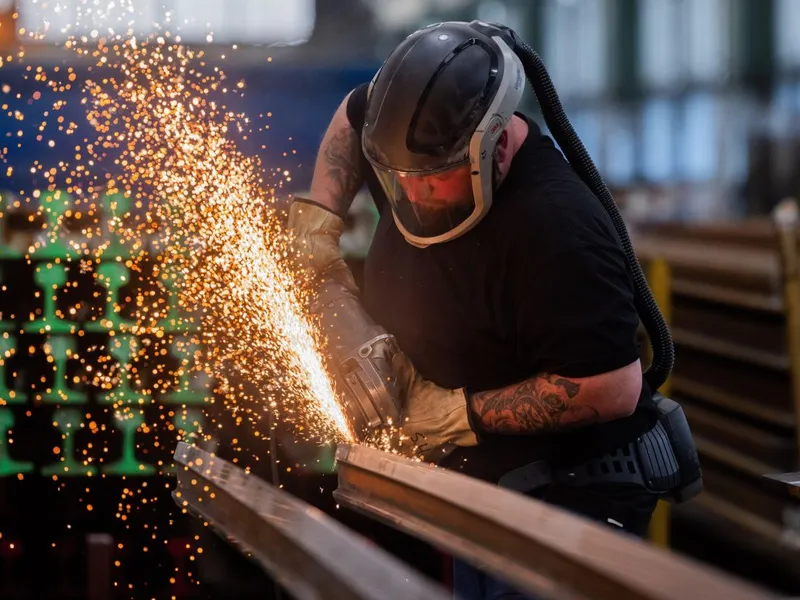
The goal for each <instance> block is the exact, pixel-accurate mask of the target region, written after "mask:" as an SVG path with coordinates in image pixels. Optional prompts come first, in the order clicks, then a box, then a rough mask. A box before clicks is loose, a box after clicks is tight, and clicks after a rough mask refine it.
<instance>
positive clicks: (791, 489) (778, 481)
mask: <svg viewBox="0 0 800 600" xmlns="http://www.w3.org/2000/svg"><path fill="white" fill-rule="evenodd" d="M764 479H765V480H766V482H767V485H768V486H769V487H770V488H772V489H775V490H779V491H781V492H782V493H784V494H789V496H790V497H791V498H793V499H794V500H796V501H798V502H800V472H798V473H781V474H779V475H765V476H764Z"/></svg>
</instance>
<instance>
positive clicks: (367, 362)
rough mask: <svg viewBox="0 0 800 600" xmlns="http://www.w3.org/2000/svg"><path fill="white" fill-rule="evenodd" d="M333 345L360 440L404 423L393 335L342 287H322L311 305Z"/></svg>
mask: <svg viewBox="0 0 800 600" xmlns="http://www.w3.org/2000/svg"><path fill="white" fill-rule="evenodd" d="M311 313H312V314H314V315H317V316H318V317H319V318H320V321H321V326H322V331H323V334H324V336H325V338H326V340H327V343H328V354H329V356H330V362H331V365H330V370H331V372H332V373H333V376H334V381H335V384H336V388H337V390H336V391H337V392H338V394H339V397H340V399H341V401H342V402H343V403H344V407H343V408H344V413H345V416H346V417H347V418H348V419H349V420H350V424H351V427H352V428H353V431H354V432H355V433H356V435H357V436H359V437H360V438H363V437H365V436H366V435H368V434H369V433H370V432H371V431H373V430H375V429H377V428H379V427H381V426H386V425H396V424H398V423H399V422H400V400H399V398H398V396H399V390H398V385H397V379H396V377H395V375H394V373H393V370H392V358H393V357H394V355H395V354H396V353H397V351H398V346H397V342H396V341H395V338H394V336H393V335H391V334H389V333H387V332H386V331H385V330H384V329H383V328H382V327H380V326H379V325H377V324H376V323H375V322H374V321H373V320H372V318H371V317H370V316H369V315H368V314H367V312H366V311H365V310H364V308H363V307H362V306H361V302H360V301H359V300H358V298H357V297H356V296H355V295H354V294H353V293H352V292H350V291H349V290H348V289H347V288H345V287H344V286H343V285H342V284H340V283H339V282H337V281H335V280H333V279H329V280H326V281H325V282H324V283H322V285H321V286H320V289H319V291H318V292H317V295H316V297H315V299H314V302H313V303H312V305H311Z"/></svg>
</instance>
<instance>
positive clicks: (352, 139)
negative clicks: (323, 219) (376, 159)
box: [324, 129, 363, 208]
mask: <svg viewBox="0 0 800 600" xmlns="http://www.w3.org/2000/svg"><path fill="white" fill-rule="evenodd" d="M324 154H325V164H326V167H327V175H328V178H329V179H330V186H331V187H330V188H329V190H328V191H329V193H330V195H331V197H332V198H334V199H335V201H336V202H337V203H338V204H339V207H341V208H344V205H345V204H349V203H350V202H351V201H352V200H353V197H354V196H355V195H356V193H357V192H358V190H359V189H360V188H361V184H362V182H363V176H362V173H361V161H360V158H361V155H360V149H359V146H358V138H357V136H356V134H355V133H354V132H353V131H351V130H347V129H342V130H340V131H338V132H336V133H335V134H334V135H333V137H332V138H331V139H330V141H329V142H328V143H327V144H326V145H325V152H324Z"/></svg>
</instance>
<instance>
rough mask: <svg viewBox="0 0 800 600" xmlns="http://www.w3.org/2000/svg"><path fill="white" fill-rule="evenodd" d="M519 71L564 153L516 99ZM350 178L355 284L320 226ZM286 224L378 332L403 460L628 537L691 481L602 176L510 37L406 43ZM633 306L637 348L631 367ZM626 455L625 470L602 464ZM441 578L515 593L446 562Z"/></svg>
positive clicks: (447, 31)
mask: <svg viewBox="0 0 800 600" xmlns="http://www.w3.org/2000/svg"><path fill="white" fill-rule="evenodd" d="M526 78H527V79H528V80H530V82H531V84H532V86H533V88H534V90H535V91H536V95H537V98H538V100H539V103H540V105H541V106H542V111H543V114H544V116H545V119H546V121H547V124H548V126H549V128H550V130H551V131H552V132H553V136H554V138H555V140H556V141H557V142H558V144H559V146H560V147H561V149H562V150H563V154H562V152H561V151H559V149H558V148H557V147H556V145H555V144H554V142H553V141H552V140H551V139H550V137H548V136H546V135H543V134H542V132H541V130H540V129H539V127H538V126H537V124H536V123H535V122H534V121H533V120H531V119H530V118H529V117H527V116H525V115H524V114H522V113H520V112H518V111H517V108H518V106H519V103H520V100H521V98H522V94H523V88H524V86H525V81H526ZM565 157H566V158H565ZM364 183H366V185H367V186H368V189H369V191H370V192H371V194H372V197H373V199H374V201H375V203H376V206H377V208H378V209H379V211H380V220H379V222H378V226H377V230H376V232H375V236H374V239H373V241H372V245H371V247H370V250H369V254H368V256H367V260H366V266H365V276H364V284H363V287H364V289H363V295H360V292H359V290H358V289H357V288H356V285H355V283H354V280H353V277H352V275H351V274H350V272H349V270H348V268H347V265H346V264H345V262H344V260H343V259H342V256H341V254H340V252H339V236H340V235H341V233H342V230H343V227H344V224H343V220H342V217H343V216H344V215H345V214H346V213H347V211H348V209H349V207H350V204H351V202H352V200H353V198H354V196H355V194H356V193H357V192H358V191H359V189H360V188H361V186H362V185H363V184H364ZM289 227H290V229H291V230H293V232H294V233H295V234H296V236H297V237H296V242H297V244H298V245H297V248H299V252H300V253H301V255H302V257H303V259H304V260H305V261H307V262H306V264H305V266H306V267H308V268H311V269H314V270H315V271H316V272H317V273H318V274H319V275H320V276H321V277H322V278H323V279H326V280H328V281H335V282H337V283H338V284H339V285H340V287H342V286H343V289H344V288H346V289H348V290H350V291H351V292H352V293H353V294H354V296H353V297H354V298H355V297H358V300H357V302H360V303H361V304H360V305H363V309H364V310H365V314H368V315H369V317H368V318H367V320H369V319H370V318H371V319H373V320H374V324H377V325H378V326H379V327H380V328H382V329H383V330H385V331H386V332H389V333H390V334H391V335H392V336H393V339H394V341H395V342H396V345H397V348H398V350H397V352H396V353H394V354H393V358H392V357H390V360H391V363H390V368H391V377H390V379H391V378H392V377H394V379H393V381H394V382H395V385H396V389H395V390H394V392H395V393H396V394H397V397H398V399H399V406H400V425H401V427H402V432H403V434H404V436H405V440H406V442H405V445H404V449H405V450H406V451H407V453H408V454H409V455H416V456H421V457H422V458H423V459H425V460H427V461H431V462H435V463H436V464H437V465H439V466H440V467H444V468H448V469H453V470H457V471H460V472H462V473H464V474H467V475H470V476H473V477H476V478H480V479H482V480H485V481H489V482H492V483H495V484H498V485H501V486H504V487H508V488H511V489H515V490H517V491H518V492H520V493H523V494H528V495H530V496H532V497H535V498H538V499H540V500H542V501H544V502H547V503H551V504H554V505H557V506H560V507H562V508H564V509H566V510H569V511H573V512H575V513H578V514H581V515H584V516H587V517H589V518H592V519H596V520H598V521H600V522H602V523H605V524H607V525H608V526H609V527H615V528H618V529H621V530H624V531H626V532H629V533H631V534H633V535H637V536H642V535H644V534H645V532H646V530H647V528H648V524H649V521H650V517H651V515H652V513H653V510H654V508H655V506H656V502H657V500H658V498H659V497H667V496H669V497H670V498H673V499H675V498H678V499H679V500H680V498H681V497H683V498H686V497H688V496H689V495H690V494H693V493H696V492H697V489H698V488H699V486H700V485H701V478H700V473H699V468H697V467H696V453H694V448H693V445H692V444H691V437H690V434H689V433H688V427H687V426H686V425H685V420H684V419H683V415H682V412H681V411H680V407H678V406H677V405H676V404H675V403H674V402H672V401H671V400H669V399H666V398H663V397H662V396H660V395H658V394H654V391H655V390H656V389H657V388H658V387H659V386H660V385H661V384H662V383H663V382H664V380H665V379H666V377H667V376H668V375H669V372H670V370H671V368H672V360H673V358H672V357H673V354H672V342H671V339H670V338H669V332H668V331H667V329H666V326H665V325H664V322H663V319H662V318H661V315H660V313H659V311H658V307H657V306H656V305H655V302H654V301H653V299H652V296H651V295H650V292H649V289H648V288H647V283H646V282H645V280H644V277H643V276H642V273H641V269H640V267H639V265H638V262H637V261H636V258H635V255H634V254H633V250H632V249H631V248H630V241H629V239H628V237H627V231H626V230H625V226H624V223H623V222H622V219H621V217H620V216H619V212H618V211H617V209H616V206H615V205H614V202H613V200H612V199H611V197H610V195H609V194H608V190H607V189H606V187H605V185H604V184H603V182H602V179H601V178H600V176H599V175H598V174H597V171H596V169H595V167H594V165H593V164H592V162H591V159H589V157H588V155H586V152H585V150H584V149H583V146H582V144H581V143H580V140H578V138H577V136H576V135H575V134H574V131H573V130H572V128H571V126H570V125H569V122H568V121H567V120H566V117H565V116H564V114H563V111H562V110H561V108H560V103H559V102H558V98H557V96H556V94H555V91H554V90H553V89H552V86H551V84H550V82H549V78H548V77H547V73H546V71H545V70H544V67H543V66H542V65H541V62H540V61H539V58H538V56H537V55H536V53H535V52H533V51H532V50H531V49H530V48H529V47H528V46H527V45H526V44H525V43H524V42H522V41H521V40H519V39H518V38H517V36H516V35H515V34H514V32H513V31H511V30H509V29H508V28H506V27H503V26H499V25H490V24H486V23H482V22H479V21H474V22H472V23H466V22H448V23H439V24H435V25H431V26H429V27H426V28H424V29H422V30H419V31H417V32H415V33H413V34H412V35H410V36H409V37H407V38H406V39H405V40H404V41H403V42H402V43H401V44H400V45H399V46H398V47H397V48H396V49H395V50H394V51H393V52H392V53H391V55H390V56H389V57H388V59H387V60H386V61H385V63H384V64H383V65H382V67H381V68H380V70H379V71H378V73H377V74H376V75H375V77H374V78H373V80H372V81H371V82H369V83H365V84H363V85H361V86H359V87H357V88H355V89H354V90H352V91H351V92H350V93H349V94H348V95H347V97H346V98H345V99H344V101H343V102H342V103H341V105H340V106H339V108H338V109H337V111H336V113H335V114H334V116H333V118H332V120H331V123H330V125H329V127H328V129H327V132H326V133H325V136H324V138H323V140H322V143H321V146H320V149H319V154H318V158H317V162H316V166H315V169H314V175H313V180H312V183H311V188H310V193H309V197H308V198H295V200H294V202H293V204H292V205H291V207H290V214H289ZM640 316H641V318H642V321H643V323H644V324H645V326H646V328H647V330H648V333H649V334H650V337H651V340H652V341H653V350H654V361H653V364H652V365H651V367H650V368H649V369H648V371H647V373H645V374H644V376H643V374H642V366H641V364H640V361H639V348H638V344H637V341H636V332H637V327H638V324H639V319H640ZM374 324H373V323H367V324H366V325H365V326H364V328H365V330H369V331H370V332H372V331H373V329H374V326H373V325H374ZM357 329H358V327H349V329H348V332H347V335H350V336H352V335H354V332H356V331H357ZM365 335H372V333H369V334H365ZM364 341H366V340H364ZM665 415H666V416H665ZM676 415H677V416H676ZM665 431H667V434H666V435H667V436H668V437H669V441H668V442H665V443H664V444H662V446H660V448H661V450H663V451H664V452H665V453H668V454H669V460H668V461H666V462H667V463H669V464H671V465H674V466H676V467H675V468H673V469H672V471H670V472H669V473H666V472H660V473H656V477H655V479H657V480H658V481H659V482H660V483H653V482H654V477H651V476H648V473H649V474H651V475H652V473H653V469H654V468H656V469H657V467H654V466H653V465H652V464H649V463H647V461H646V460H645V459H644V458H641V457H643V456H645V455H646V454H647V453H646V452H642V450H641V449H642V448H643V447H645V446H647V444H648V443H650V442H649V441H648V440H650V441H652V440H654V439H655V437H654V436H658V435H660V436H662V438H663V436H664V435H665V434H664V432H665ZM676 436H677V437H678V438H679V439H680V440H681V441H682V442H683V446H684V448H683V451H684V452H683V454H681V452H680V451H679V450H677V449H675V450H673V448H677V447H678V445H679V444H676V443H675V441H674V438H675V437H676ZM662 438H659V439H662ZM663 439H666V438H663ZM687 440H688V441H687ZM670 442H672V444H670ZM651 446H652V444H651ZM687 447H688V448H689V449H688V450H687V449H686V448H687ZM626 452H628V453H629V454H625V455H626V456H636V457H639V458H637V461H638V462H637V467H636V469H633V470H634V471H635V473H630V472H629V471H630V469H628V470H626V471H625V472H624V473H618V472H617V471H615V470H614V469H613V468H611V469H609V468H607V466H608V465H609V464H611V461H613V460H614V459H615V457H620V456H622V455H623V453H626ZM670 461H671V462H670ZM603 465H606V466H605V467H604V466H603ZM543 466H544V467H545V468H543ZM677 466H680V467H681V468H680V474H679V475H678V474H677ZM609 471H610V472H609ZM567 474H569V475H567ZM688 490H692V491H688ZM454 588H455V590H454V591H455V594H456V596H457V597H459V598H462V599H464V600H471V599H479V598H480V599H494V598H501V597H502V598H523V597H524V596H522V595H520V594H518V593H517V592H514V591H513V590H511V589H510V588H509V587H507V586H506V585H505V584H504V583H503V582H500V581H497V580H494V579H492V578H491V577H490V576H488V575H487V574H485V573H483V572H481V571H479V570H477V569H475V568H473V567H471V566H470V565H467V564H465V563H463V562H460V561H456V563H455V564H454Z"/></svg>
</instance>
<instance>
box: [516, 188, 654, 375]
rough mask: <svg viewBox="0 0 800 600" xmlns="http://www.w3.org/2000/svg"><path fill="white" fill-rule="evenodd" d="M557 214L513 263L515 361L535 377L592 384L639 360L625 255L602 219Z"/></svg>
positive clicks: (589, 213) (636, 322) (594, 215)
mask: <svg viewBox="0 0 800 600" xmlns="http://www.w3.org/2000/svg"><path fill="white" fill-rule="evenodd" d="M590 201H591V202H598V201H597V200H596V199H594V198H593V197H592V198H591V199H590ZM598 204H599V203H598ZM599 210H600V211H602V210H603V209H602V207H600V208H599ZM559 212H561V211H560V210H556V211H554V214H551V215H550V218H548V219H547V221H548V223H547V225H548V230H547V231H546V232H545V231H543V232H542V234H541V235H539V236H536V235H529V236H527V237H526V238H525V239H523V240H520V243H519V244H517V251H516V252H515V256H514V259H513V261H512V264H514V265H515V266H516V268H514V269H513V272H512V273H509V276H510V277H511V278H513V282H514V283H513V285H512V286H511V290H512V299H511V301H512V303H513V305H514V313H515V315H516V318H515V329H516V332H515V333H516V338H517V345H518V348H517V352H518V355H519V357H520V360H521V362H522V364H523V365H524V367H525V368H526V369H531V370H532V371H534V372H549V373H556V374H558V375H563V376H564V377H590V376H593V375H599V374H601V373H605V372H608V371H613V370H615V369H618V368H621V367H623V366H625V365H628V364H630V363H632V362H634V361H635V360H636V359H637V358H639V348H638V343H637V339H636V333H637V328H638V325H639V316H638V314H637V312H636V308H635V305H634V295H633V283H632V280H631V277H630V275H629V271H628V268H627V263H626V260H625V255H624V253H623V251H622V249H621V247H620V245H619V242H618V239H617V237H616V235H615V233H614V232H613V229H612V226H611V223H610V220H608V219H606V218H604V214H603V215H600V214H598V213H597V211H596V210H595V211H594V212H592V211H587V212H586V213H580V211H579V214H577V215H576V214H570V215H568V216H565V217H564V218H563V219H559V217H558V214H559Z"/></svg>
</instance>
